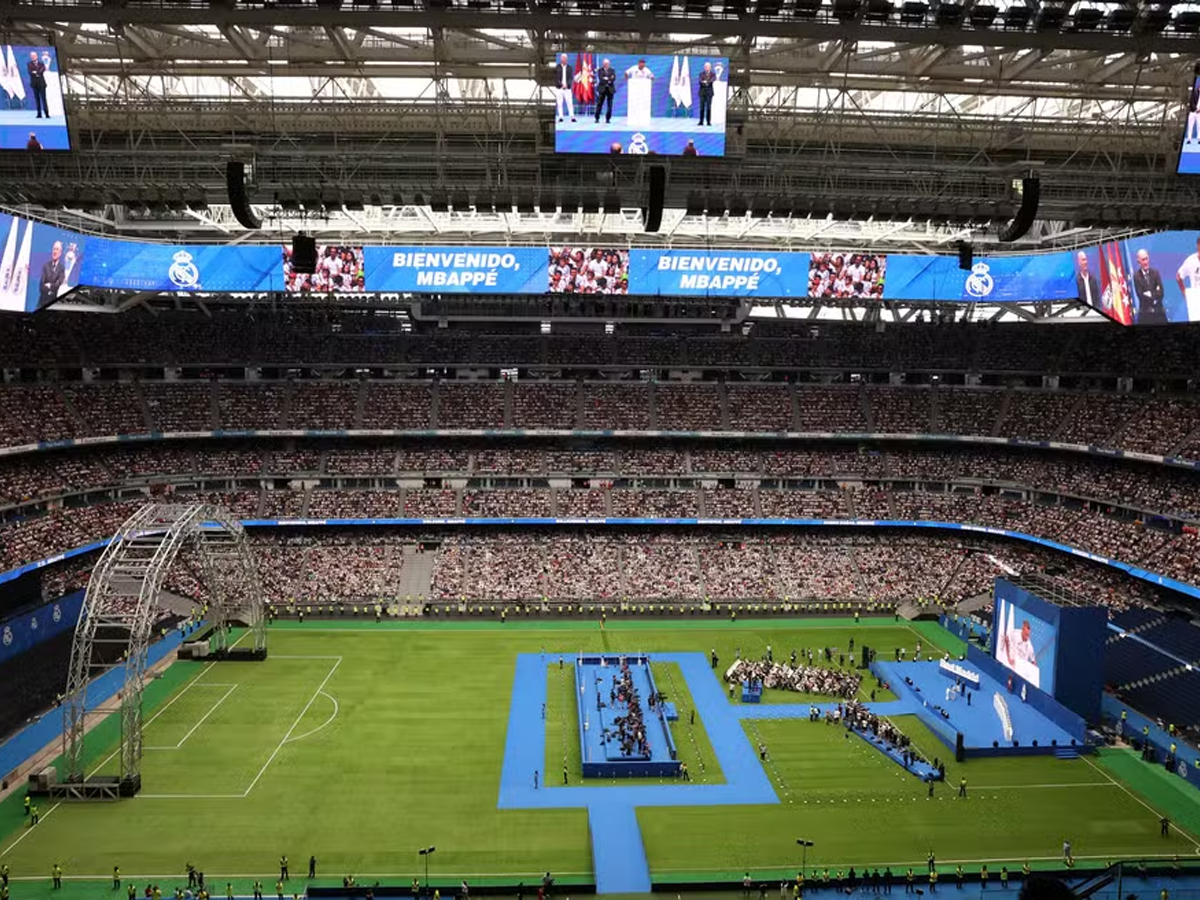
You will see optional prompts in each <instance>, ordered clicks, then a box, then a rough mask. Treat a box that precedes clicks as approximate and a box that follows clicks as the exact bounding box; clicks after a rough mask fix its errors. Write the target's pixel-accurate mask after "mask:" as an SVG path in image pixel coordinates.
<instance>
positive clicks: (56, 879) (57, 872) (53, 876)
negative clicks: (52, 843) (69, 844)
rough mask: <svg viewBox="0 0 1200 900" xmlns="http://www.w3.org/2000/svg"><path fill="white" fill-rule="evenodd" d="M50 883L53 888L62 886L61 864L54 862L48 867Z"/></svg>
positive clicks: (56, 888)
mask: <svg viewBox="0 0 1200 900" xmlns="http://www.w3.org/2000/svg"><path fill="white" fill-rule="evenodd" d="M50 883H51V884H52V885H54V890H56V891H57V890H58V889H59V888H60V887H62V866H60V865H59V864H58V863H55V864H54V865H53V866H52V867H51V869H50Z"/></svg>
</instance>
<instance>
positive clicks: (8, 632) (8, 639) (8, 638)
mask: <svg viewBox="0 0 1200 900" xmlns="http://www.w3.org/2000/svg"><path fill="white" fill-rule="evenodd" d="M3 640H4V646H5V647H7V646H9V645H10V644H11V643H12V642H13V635H12V629H11V628H10V627H8V626H7V625H5V626H4V638H3Z"/></svg>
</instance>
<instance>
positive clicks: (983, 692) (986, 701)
mask: <svg viewBox="0 0 1200 900" xmlns="http://www.w3.org/2000/svg"><path fill="white" fill-rule="evenodd" d="M960 665H963V666H964V668H966V669H969V670H970V671H972V672H973V673H976V674H977V675H978V676H979V682H980V687H979V689H978V690H971V691H969V692H970V694H971V704H970V705H969V706H968V705H967V700H966V697H965V696H964V695H963V694H959V695H958V696H957V697H956V698H955V699H953V700H947V699H946V690H947V688H950V687H951V686H953V684H954V681H953V680H952V679H950V678H948V677H946V675H945V674H944V673H943V672H942V671H940V664H939V663H938V662H902V663H897V662H875V663H873V664H872V665H871V670H872V671H873V672H874V673H875V674H876V675H878V676H879V677H880V678H882V679H883V680H884V681H885V682H887V683H888V684H889V685H890V686H891V688H892V690H893V691H895V692H896V694H897V695H898V696H899V697H900V698H901V699H902V700H910V701H915V702H912V703H911V706H912V708H913V709H912V711H913V712H914V713H915V714H916V715H917V717H918V718H919V719H920V720H921V721H922V722H923V723H924V724H925V725H926V726H928V727H929V729H930V730H931V731H933V733H934V734H936V735H937V736H938V739H939V740H941V741H942V742H943V743H944V744H945V745H946V746H947V747H949V748H950V749H951V750H954V749H955V743H956V741H957V737H958V734H959V733H960V732H961V733H962V737H963V752H964V754H965V755H966V756H968V757H971V756H1000V755H1013V754H1015V755H1022V754H1028V755H1033V754H1039V753H1045V754H1050V753H1056V752H1057V753H1058V754H1060V755H1068V754H1072V750H1071V748H1073V747H1074V748H1075V749H1076V750H1082V749H1083V743H1084V731H1083V727H1082V720H1080V727H1079V728H1078V730H1077V731H1076V730H1074V729H1071V730H1068V727H1064V725H1066V724H1067V723H1066V722H1065V721H1064V723H1063V724H1059V723H1056V722H1055V721H1053V720H1052V719H1051V718H1050V717H1049V716H1048V715H1046V714H1045V713H1044V712H1042V711H1040V710H1039V709H1037V708H1035V707H1034V705H1033V703H1032V702H1029V703H1025V702H1022V701H1021V697H1020V694H1019V693H1013V694H1010V693H1009V692H1008V690H1007V688H1006V687H1005V685H1004V684H1002V683H1001V682H1000V681H997V680H996V679H994V678H992V677H991V676H990V675H989V674H988V673H987V672H986V671H983V670H982V669H981V668H980V667H978V666H975V665H972V664H971V663H969V662H968V663H964V664H960ZM905 679H909V680H910V681H911V684H910V683H907V682H906V681H905ZM996 697H999V698H1001V700H1002V701H1003V704H1002V705H1003V707H1004V708H1005V709H1006V710H1007V715H1008V717H1009V720H1010V721H1011V725H1012V730H1011V736H1010V733H1009V732H1008V731H1007V729H1006V728H1005V724H1004V721H1003V719H1002V713H1001V712H1000V711H999V710H998V709H997V703H996V699H995V698H996ZM1030 699H1031V700H1032V698H1030ZM1039 699H1040V703H1039V705H1040V706H1043V707H1044V706H1045V705H1046V704H1047V703H1050V704H1053V703H1054V701H1053V700H1050V699H1049V698H1048V697H1047V696H1046V695H1042V697H1041V698H1039ZM942 710H945V711H946V713H947V714H948V715H943V714H942ZM1067 712H1068V713H1069V711H1067ZM1035 744H1036V746H1035Z"/></svg>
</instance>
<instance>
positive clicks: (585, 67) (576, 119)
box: [549, 52, 729, 156]
mask: <svg viewBox="0 0 1200 900" xmlns="http://www.w3.org/2000/svg"><path fill="white" fill-rule="evenodd" d="M549 65H550V67H551V69H552V82H551V90H552V101H553V103H554V121H555V126H554V149H555V150H557V151H558V152H559V153H608V154H613V155H620V154H626V153H632V154H634V155H639V154H640V155H647V154H656V155H658V156H724V155H725V114H726V108H727V105H728V102H729V60H728V59H727V58H725V57H723V56H704V55H700V54H693V55H685V54H680V55H677V56H629V55H625V54H620V53H581V52H560V53H558V54H557V55H555V57H554V58H553V59H551V60H550V61H549Z"/></svg>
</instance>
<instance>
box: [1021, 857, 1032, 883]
mask: <svg viewBox="0 0 1200 900" xmlns="http://www.w3.org/2000/svg"><path fill="white" fill-rule="evenodd" d="M1032 871H1033V870H1032V869H1030V868H1029V860H1025V865H1023V866H1021V877H1022V878H1025V879H1028V878H1029V876H1030V874H1031V873H1032Z"/></svg>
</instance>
